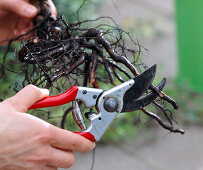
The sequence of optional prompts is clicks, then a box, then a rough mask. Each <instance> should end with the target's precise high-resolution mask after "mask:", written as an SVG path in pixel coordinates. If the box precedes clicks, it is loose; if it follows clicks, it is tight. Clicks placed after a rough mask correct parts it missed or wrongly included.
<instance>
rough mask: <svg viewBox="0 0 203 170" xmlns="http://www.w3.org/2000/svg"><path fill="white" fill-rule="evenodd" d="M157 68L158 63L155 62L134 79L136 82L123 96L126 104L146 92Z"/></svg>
mask: <svg viewBox="0 0 203 170" xmlns="http://www.w3.org/2000/svg"><path fill="white" fill-rule="evenodd" d="M156 68H157V65H156V64H155V65H153V66H152V67H150V68H149V69H147V70H146V71H145V72H143V73H142V74H140V75H138V76H137V77H135V78H134V79H133V80H134V81H135V83H134V84H133V85H132V87H131V88H130V89H129V90H128V91H126V93H125V95H124V98H123V103H124V104H125V103H128V102H131V101H133V100H135V99H137V98H139V97H140V96H141V95H142V94H143V93H144V92H146V91H147V90H148V88H149V86H150V85H151V84H152V81H153V80H154V77H155V73H156Z"/></svg>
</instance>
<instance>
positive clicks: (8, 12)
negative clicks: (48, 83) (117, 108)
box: [0, 0, 95, 170]
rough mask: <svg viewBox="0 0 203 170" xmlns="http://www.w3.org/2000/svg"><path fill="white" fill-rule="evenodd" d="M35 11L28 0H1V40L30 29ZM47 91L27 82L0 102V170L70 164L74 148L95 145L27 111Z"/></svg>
mask: <svg viewBox="0 0 203 170" xmlns="http://www.w3.org/2000/svg"><path fill="white" fill-rule="evenodd" d="M49 3H50V6H51V11H52V15H53V16H56V8H55V6H54V5H53V3H52V2H51V0H49ZM36 14H37V9H36V8H35V7H34V6H32V5H31V4H30V3H29V1H28V0H0V44H5V43H7V42H8V40H9V39H11V38H15V37H17V36H19V35H21V34H23V33H25V32H27V31H28V30H29V29H31V28H32V20H33V18H34V17H35V16H36ZM48 94H49V92H48V90H46V89H39V88H37V87H35V86H33V85H28V86H26V87H25V88H24V89H22V90H21V91H20V92H19V93H17V94H16V95H14V96H13V97H11V98H8V99H7V100H5V101H3V102H1V103H0V170H55V169H57V167H61V168H69V167H70V166H72V165H73V163H74V155H73V152H74V151H78V152H82V153H83V152H88V151H90V150H91V149H93V147H94V146H95V145H94V143H92V142H90V141H89V140H87V139H85V138H84V137H81V136H80V135H77V134H74V133H72V132H70V131H67V130H63V129H60V128H57V127H55V126H53V125H51V124H49V123H47V122H45V121H43V120H41V119H39V118H37V117H34V116H32V115H29V114H27V113H26V112H27V109H28V108H29V107H30V106H31V105H33V104H34V103H35V102H37V101H38V100H40V99H42V98H44V97H45V96H48ZM36 112H37V110H36Z"/></svg>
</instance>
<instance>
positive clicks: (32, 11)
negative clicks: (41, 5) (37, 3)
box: [24, 6, 37, 16]
mask: <svg viewBox="0 0 203 170" xmlns="http://www.w3.org/2000/svg"><path fill="white" fill-rule="evenodd" d="M24 12H25V15H27V16H33V15H34V14H35V13H36V12H37V8H35V7H34V6H29V7H26V8H25V11H24Z"/></svg>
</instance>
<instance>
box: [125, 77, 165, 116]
mask: <svg viewBox="0 0 203 170" xmlns="http://www.w3.org/2000/svg"><path fill="white" fill-rule="evenodd" d="M165 84H166V78H164V79H163V80H162V81H161V82H160V83H159V85H158V86H157V88H158V89H159V90H160V91H161V90H163V88H164V86H165ZM157 97H158V94H157V93H154V92H150V93H148V94H146V95H144V96H141V97H140V98H138V99H136V100H134V101H131V102H129V103H124V106H123V109H122V111H121V112H132V111H136V110H139V109H141V108H143V107H145V106H147V105H149V104H150V103H152V102H153V101H154V100H155V99H156V98H157Z"/></svg>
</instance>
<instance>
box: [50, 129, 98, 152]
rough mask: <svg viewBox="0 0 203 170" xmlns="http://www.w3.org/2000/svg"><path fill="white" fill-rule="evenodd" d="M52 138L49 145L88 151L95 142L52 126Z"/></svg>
mask: <svg viewBox="0 0 203 170" xmlns="http://www.w3.org/2000/svg"><path fill="white" fill-rule="evenodd" d="M51 132H52V134H53V139H52V140H51V146H53V147H56V148H59V149H62V150H69V151H78V152H82V153H84V152H88V151H90V150H92V149H93V148H94V147H95V144H94V143H93V142H91V141H90V140H87V139H86V138H84V137H82V136H80V135H78V134H75V133H72V132H70V131H67V130H64V129H60V128H57V127H55V126H52V128H51Z"/></svg>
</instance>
